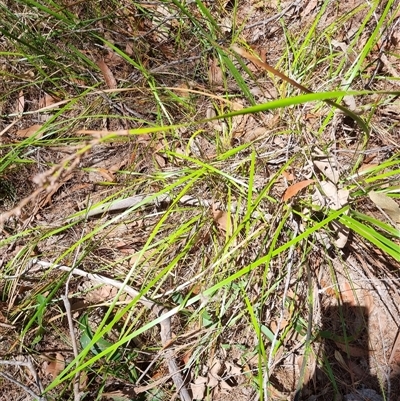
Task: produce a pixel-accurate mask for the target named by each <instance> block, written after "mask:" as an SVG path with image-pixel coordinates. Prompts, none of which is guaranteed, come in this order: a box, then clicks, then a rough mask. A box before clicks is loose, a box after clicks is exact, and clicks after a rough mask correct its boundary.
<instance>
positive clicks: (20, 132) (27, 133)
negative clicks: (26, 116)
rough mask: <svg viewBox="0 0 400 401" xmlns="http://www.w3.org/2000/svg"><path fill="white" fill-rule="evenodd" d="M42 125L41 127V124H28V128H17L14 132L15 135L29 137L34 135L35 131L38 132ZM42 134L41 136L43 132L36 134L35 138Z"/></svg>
mask: <svg viewBox="0 0 400 401" xmlns="http://www.w3.org/2000/svg"><path fill="white" fill-rule="evenodd" d="M42 127H43V125H40V124H34V125H32V126H30V127H29V128H26V129H20V130H18V131H17V132H16V135H17V136H18V137H20V138H29V137H31V136H33V135H35V134H36V132H38V131H39V130H40V129H41V128H42ZM42 136H43V133H42V132H41V133H40V134H39V135H37V137H36V138H37V139H40V138H41V137H42Z"/></svg>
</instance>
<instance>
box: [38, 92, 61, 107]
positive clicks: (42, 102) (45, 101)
mask: <svg viewBox="0 0 400 401" xmlns="http://www.w3.org/2000/svg"><path fill="white" fill-rule="evenodd" d="M59 101H60V99H57V98H56V97H54V96H52V95H49V94H48V93H44V94H43V96H41V97H40V99H39V109H42V108H44V107H48V108H52V107H51V106H53V108H54V107H57V106H56V105H57V103H58V102H59Z"/></svg>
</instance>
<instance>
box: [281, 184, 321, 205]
mask: <svg viewBox="0 0 400 401" xmlns="http://www.w3.org/2000/svg"><path fill="white" fill-rule="evenodd" d="M313 182H314V180H304V181H300V182H297V183H296V184H293V185H291V186H290V187H289V188H287V189H286V191H285V193H284V194H283V200H284V202H286V201H288V200H289V199H290V198H293V196H296V195H297V194H298V193H299V192H300V191H301V190H302V189H303V188H305V187H307V186H309V185H310V184H312V183H313Z"/></svg>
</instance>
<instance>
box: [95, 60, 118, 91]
mask: <svg viewBox="0 0 400 401" xmlns="http://www.w3.org/2000/svg"><path fill="white" fill-rule="evenodd" d="M97 65H98V67H99V68H100V70H101V72H102V74H103V77H104V80H105V81H106V84H107V86H108V87H109V88H110V89H116V87H117V81H116V79H115V77H114V74H113V73H112V72H111V70H110V69H109V68H108V66H107V64H106V63H105V62H104V60H99V61H98V62H97Z"/></svg>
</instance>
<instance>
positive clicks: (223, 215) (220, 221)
mask: <svg viewBox="0 0 400 401" xmlns="http://www.w3.org/2000/svg"><path fill="white" fill-rule="evenodd" d="M212 215H213V219H214V221H215V223H217V225H218V228H219V229H220V230H222V231H225V232H226V233H227V234H228V235H231V234H232V220H231V219H230V216H229V213H227V212H223V211H222V210H217V209H213V211H212Z"/></svg>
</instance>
